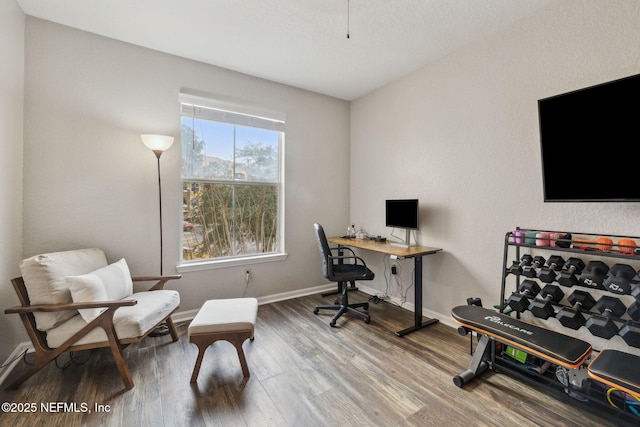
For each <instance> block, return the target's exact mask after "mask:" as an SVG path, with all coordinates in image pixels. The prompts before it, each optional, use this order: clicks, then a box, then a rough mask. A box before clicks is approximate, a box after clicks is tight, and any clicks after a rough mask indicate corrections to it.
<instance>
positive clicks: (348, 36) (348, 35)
mask: <svg viewBox="0 0 640 427" xmlns="http://www.w3.org/2000/svg"><path fill="white" fill-rule="evenodd" d="M349 2H350V0H347V38H350V34H349Z"/></svg>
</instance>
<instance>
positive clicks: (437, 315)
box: [358, 282, 459, 329]
mask: <svg viewBox="0 0 640 427" xmlns="http://www.w3.org/2000/svg"><path fill="white" fill-rule="evenodd" d="M358 289H359V290H360V291H362V292H364V293H365V294H369V295H380V294H381V293H382V292H380V291H379V290H378V289H374V288H371V287H369V286H367V285H363V284H362V283H360V282H358ZM389 302H390V303H391V304H395V305H397V306H400V307H402V308H404V309H406V310H408V311H410V312H412V313H415V311H416V306H415V304H413V303H411V302H405V303H403V302H402V300H401V299H400V298H398V297H390V298H389ZM422 315H423V316H425V317H428V318H429V319H438V321H440V322H441V323H443V324H445V325H447V326H449V327H451V328H454V329H457V328H458V326H459V325H458V324H456V323H455V322H454V321H453V319H451V317H449V316H446V315H443V314H442V313H437V312H435V311H432V310H427V309H425V308H423V309H422Z"/></svg>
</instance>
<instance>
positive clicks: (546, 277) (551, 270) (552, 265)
mask: <svg viewBox="0 0 640 427" xmlns="http://www.w3.org/2000/svg"><path fill="white" fill-rule="evenodd" d="M563 265H564V259H563V258H562V257H561V256H558V255H553V256H550V257H549V260H548V261H547V265H546V266H545V267H543V268H541V269H540V272H539V273H538V279H540V280H541V281H543V282H545V283H551V282H553V281H554V280H556V277H557V276H558V271H560V270H561V269H562V266H563Z"/></svg>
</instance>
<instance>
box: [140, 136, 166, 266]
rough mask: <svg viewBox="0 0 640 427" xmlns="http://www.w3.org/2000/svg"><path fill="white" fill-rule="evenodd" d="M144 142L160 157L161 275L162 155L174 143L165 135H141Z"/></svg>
mask: <svg viewBox="0 0 640 427" xmlns="http://www.w3.org/2000/svg"><path fill="white" fill-rule="evenodd" d="M140 137H141V138H142V142H144V145H146V146H147V147H148V148H149V149H151V150H153V152H154V154H155V155H156V158H157V159H158V203H159V213H160V275H161V276H162V274H163V271H162V180H161V179H160V156H161V155H162V153H163V152H165V151H166V150H168V149H169V148H170V147H171V145H172V144H173V137H172V136H164V135H140Z"/></svg>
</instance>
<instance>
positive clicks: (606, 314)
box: [585, 295, 627, 339]
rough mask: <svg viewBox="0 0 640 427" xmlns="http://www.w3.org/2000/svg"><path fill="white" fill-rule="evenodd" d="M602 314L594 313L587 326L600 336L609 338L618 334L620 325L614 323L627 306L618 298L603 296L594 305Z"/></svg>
mask: <svg viewBox="0 0 640 427" xmlns="http://www.w3.org/2000/svg"><path fill="white" fill-rule="evenodd" d="M594 307H595V309H596V310H598V311H599V312H600V314H592V315H591V317H589V319H587V322H586V323H585V326H586V327H587V329H589V331H591V333H592V334H593V335H595V336H597V337H600V338H606V339H609V338H611V337H613V336H614V335H617V334H618V331H619V329H618V325H616V324H615V323H614V319H612V317H615V318H619V317H620V316H622V315H623V314H624V313H625V311H627V307H625V306H624V304H623V303H622V301H620V300H619V299H618V298H615V297H611V296H607V295H605V296H603V297H602V298H600V299H599V300H598V302H597V303H596V305H595V306H594Z"/></svg>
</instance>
